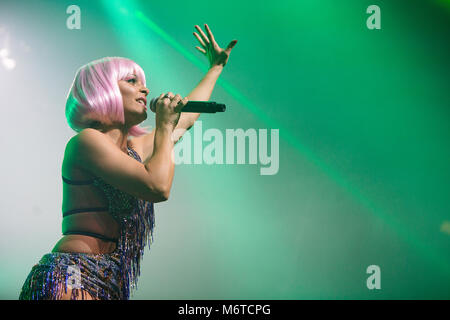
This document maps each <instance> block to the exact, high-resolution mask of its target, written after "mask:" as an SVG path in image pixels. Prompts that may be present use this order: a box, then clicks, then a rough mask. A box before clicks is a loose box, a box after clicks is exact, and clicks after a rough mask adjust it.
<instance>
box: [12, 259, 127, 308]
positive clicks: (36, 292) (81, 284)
mask: <svg viewBox="0 0 450 320" xmlns="http://www.w3.org/2000/svg"><path fill="white" fill-rule="evenodd" d="M127 287H128V286H127V285H124V267H123V263H122V260H121V256H120V254H119V253H118V252H116V251H114V252H113V253H109V254H91V253H66V252H52V253H48V254H45V255H44V256H43V257H42V258H41V260H40V261H39V263H38V264H36V265H34V266H33V268H32V269H31V272H30V273H29V275H28V277H27V279H26V280H25V283H24V285H23V287H22V291H21V293H20V297H19V299H20V300H59V299H61V297H62V296H63V295H66V296H67V293H68V292H70V291H69V289H71V295H70V299H71V300H77V299H84V298H85V293H86V292H87V293H88V294H89V295H90V296H91V297H92V298H94V299H100V300H123V299H128V298H129V297H128V290H127Z"/></svg>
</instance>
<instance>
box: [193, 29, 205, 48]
mask: <svg viewBox="0 0 450 320" xmlns="http://www.w3.org/2000/svg"><path fill="white" fill-rule="evenodd" d="M194 36H195V37H196V38H197V40H198V42H200V44H201V45H202V46H203V47H204V48H206V45H205V43H204V42H203V40H202V39H201V38H200V36H199V35H198V34H197V32H194Z"/></svg>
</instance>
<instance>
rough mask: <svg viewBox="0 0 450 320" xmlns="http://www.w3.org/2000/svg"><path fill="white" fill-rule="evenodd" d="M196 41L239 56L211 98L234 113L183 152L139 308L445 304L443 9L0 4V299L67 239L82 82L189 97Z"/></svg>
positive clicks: (158, 208)
mask: <svg viewBox="0 0 450 320" xmlns="http://www.w3.org/2000/svg"><path fill="white" fill-rule="evenodd" d="M72 5H74V6H72ZM204 23H207V24H208V25H209V26H210V27H211V29H212V31H213V33H214V35H215V38H216V40H217V42H218V43H219V45H221V46H223V47H224V46H226V45H227V44H228V43H229V42H230V41H231V40H233V39H237V40H238V43H237V45H236V46H235V48H234V49H233V51H232V54H231V57H230V60H229V62H228V64H227V65H226V66H225V68H224V70H223V72H222V74H221V76H220V79H219V82H218V83H217V85H216V88H215V90H214V92H213V94H212V96H211V99H210V100H211V101H217V102H220V103H225V104H226V106H227V110H226V112H225V113H217V114H203V115H201V116H200V118H199V121H198V123H197V124H196V126H195V128H192V129H191V130H190V131H189V132H190V133H189V134H190V136H189V137H188V136H186V137H184V138H183V139H186V140H187V142H186V141H185V142H184V143H185V144H184V145H183V146H184V149H183V152H179V154H178V156H177V159H178V161H179V163H178V164H177V166H176V169H175V178H174V182H173V188H172V192H171V195H170V199H169V200H168V201H167V202H164V203H158V204H155V212H156V229H155V241H154V243H153V244H152V246H151V248H150V249H146V251H145V254H144V259H143V262H142V269H141V277H140V280H139V286H138V290H137V291H136V292H135V294H134V296H133V298H134V299H407V298H412V299H416V298H425V299H431V298H446V299H448V298H450V286H449V284H450V250H449V249H450V214H449V212H450V205H449V191H450V188H449V179H450V164H449V156H450V144H449V138H450V126H449V119H450V111H449V106H450V104H449V102H450V99H449V98H450V96H449V92H450V88H449V82H448V75H449V74H448V71H449V70H450V65H449V64H450V63H449V59H448V57H449V41H448V37H449V31H450V30H449V29H450V6H449V2H448V1H443V0H442V1H437V0H434V1H431V0H430V1H419V0H414V1H381V0H373V1H372V0H370V1H366V0H362V1H356V0H355V1H350V0H346V1H332V0H322V1H315V0H308V1H300V0H292V1H286V0H279V1H242V0H239V1H237V0H228V1H226V2H223V1H218V2H216V3H214V2H211V1H210V0H198V1H141V2H139V1H110V0H108V1H78V0H77V1H12V0H2V1H1V4H0V50H1V51H0V54H1V56H0V59H1V65H0V105H1V135H0V149H1V150H2V157H1V167H0V168H1V169H0V170H1V171H0V172H1V202H0V218H1V221H2V222H1V224H0V233H1V238H0V298H2V299H17V297H18V295H19V292H20V288H21V286H22V284H23V282H24V280H25V278H26V276H27V274H28V272H29V271H30V269H31V267H32V266H33V265H34V264H35V263H37V262H38V260H39V259H40V257H41V256H42V255H44V254H45V253H48V252H50V251H51V249H52V248H53V246H54V245H55V243H56V242H57V241H58V240H59V238H60V236H61V222H62V213H61V205H62V180H61V164H62V159H63V153H64V148H65V145H66V143H67V141H68V140H69V139H70V138H71V137H72V136H73V135H74V134H75V132H74V131H72V130H71V129H70V128H69V126H68V124H67V122H66V119H65V114H64V108H65V99H66V96H67V93H68V90H69V87H70V85H71V82H72V81H73V78H74V75H75V72H76V70H77V69H78V68H79V67H80V66H82V65H84V64H86V63H88V62H90V61H92V60H95V59H98V58H102V57H106V56H121V57H127V58H130V59H133V60H134V61H136V62H137V63H138V64H139V65H141V66H142V67H143V69H144V71H145V73H146V76H147V86H148V88H149V89H150V91H151V92H150V95H149V97H156V96H159V95H160V94H161V93H162V92H168V91H172V92H174V93H179V94H181V95H183V96H185V95H187V94H188V93H189V92H190V91H191V90H192V89H193V88H194V87H195V85H196V84H197V83H198V82H199V81H200V79H201V78H202V76H203V75H204V74H205V72H206V70H207V61H206V59H205V57H203V56H202V54H201V53H199V52H198V51H197V50H196V49H195V48H194V47H195V46H197V45H198V42H197V39H196V38H195V37H194V36H193V32H194V31H196V30H195V29H194V25H196V24H198V25H200V26H201V27H202V28H204V27H203V24H204ZM154 121H155V117H154V114H153V113H151V112H150V111H149V114H148V118H147V120H146V121H145V122H144V123H143V125H144V126H148V127H150V128H153V127H154V126H155V122H154ZM240 129H241V130H240ZM242 132H244V133H245V134H247V136H246V137H245V135H244V139H245V145H244V146H242V145H241V146H240V147H239V146H238V144H237V140H238V138H233V134H236V135H239V134H240V137H241V138H242ZM228 133H230V134H229V135H228ZM233 139H234V140H235V146H234V147H233V146H232V145H231V143H232V141H234V140H233ZM213 141H215V142H214V143H213ZM189 143H190V144H191V145H190V146H189ZM177 150H178V151H181V150H180V149H177ZM212 150H214V152H212ZM233 150H234V151H235V152H234V155H233V154H232V151H233ZM189 151H190V152H191V153H190V154H189ZM242 151H243V153H244V154H242ZM194 153H195V154H196V155H195V154H194ZM195 157H197V158H195ZM211 159H214V161H215V163H213V164H210V163H209V162H210V160H211ZM238 159H240V163H238ZM181 160H182V161H181ZM231 160H233V161H231ZM189 162H190V164H189Z"/></svg>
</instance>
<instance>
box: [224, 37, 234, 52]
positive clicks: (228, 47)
mask: <svg viewBox="0 0 450 320" xmlns="http://www.w3.org/2000/svg"><path fill="white" fill-rule="evenodd" d="M236 43H237V40H232V41H231V42H230V43H229V44H228V46H227V48H226V49H225V51H227V52H230V51H231V49H233V48H234V46H235V45H236Z"/></svg>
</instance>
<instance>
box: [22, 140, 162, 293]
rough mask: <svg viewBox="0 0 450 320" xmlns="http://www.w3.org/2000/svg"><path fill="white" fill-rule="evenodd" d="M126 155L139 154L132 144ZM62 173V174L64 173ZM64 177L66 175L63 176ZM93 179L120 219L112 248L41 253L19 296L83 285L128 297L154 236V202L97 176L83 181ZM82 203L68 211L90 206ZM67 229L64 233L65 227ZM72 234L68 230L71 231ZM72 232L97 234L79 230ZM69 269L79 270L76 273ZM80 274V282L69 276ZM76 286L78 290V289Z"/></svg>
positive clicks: (82, 288)
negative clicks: (93, 251)
mask: <svg viewBox="0 0 450 320" xmlns="http://www.w3.org/2000/svg"><path fill="white" fill-rule="evenodd" d="M128 155H130V156H131V157H133V158H134V159H136V160H137V161H139V162H142V161H141V158H140V157H139V155H138V154H137V153H136V152H135V151H134V150H133V149H131V148H128ZM63 179H65V178H64V177H63ZM65 181H66V182H67V181H70V180H68V179H65ZM88 183H93V184H94V185H95V186H97V187H98V188H100V189H101V190H102V191H103V192H104V194H105V195H106V197H107V199H108V207H107V208H104V209H105V211H106V210H108V211H109V213H110V214H111V215H112V216H113V217H114V219H115V220H116V221H117V222H118V223H119V225H120V236H119V238H118V239H117V242H116V249H115V250H114V251H113V252H112V253H105V254H91V253H66V252H52V253H47V254H45V255H44V256H43V257H42V258H41V260H40V261H39V263H38V264H36V265H34V266H33V268H32V269H31V272H30V273H29V275H28V277H27V279H26V280H25V283H24V285H23V287H22V291H21V293H20V297H19V299H20V300H53V299H59V298H60V297H61V295H63V294H64V293H65V292H67V291H66V290H67V288H71V289H72V296H71V298H72V299H76V298H80V297H81V299H83V296H82V295H83V291H85V292H88V293H89V294H90V295H91V296H92V297H94V298H96V299H102V300H103V299H108V300H109V299H121V300H122V299H124V300H126V299H129V297H130V293H132V291H133V289H136V288H137V279H138V277H139V273H140V261H141V257H142V255H143V254H144V248H145V245H146V244H147V243H148V245H149V246H150V245H151V243H152V242H153V228H154V225H155V216H154V208H153V203H152V202H148V201H145V200H141V199H137V198H135V197H133V196H131V195H129V194H127V193H125V192H123V191H121V190H119V189H117V188H115V187H113V186H111V185H109V184H107V183H106V182H105V181H104V180H102V179H101V178H99V177H95V178H94V179H93V180H91V181H89V182H84V183H81V182H80V183H77V182H72V184H88ZM89 209H99V208H85V209H76V210H71V212H66V213H65V215H67V214H74V213H77V212H86V211H94V210H89ZM66 234H69V233H66ZM71 234H73V233H71ZM77 234H85V235H91V236H94V237H97V238H102V237H101V236H100V235H96V234H90V233H83V232H78V233H77ZM74 270H79V274H77V273H75V274H74V272H73V271H74ZM74 279H79V280H81V281H79V282H75V283H74V282H72V281H73V280H74ZM80 292H81V293H80Z"/></svg>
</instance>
